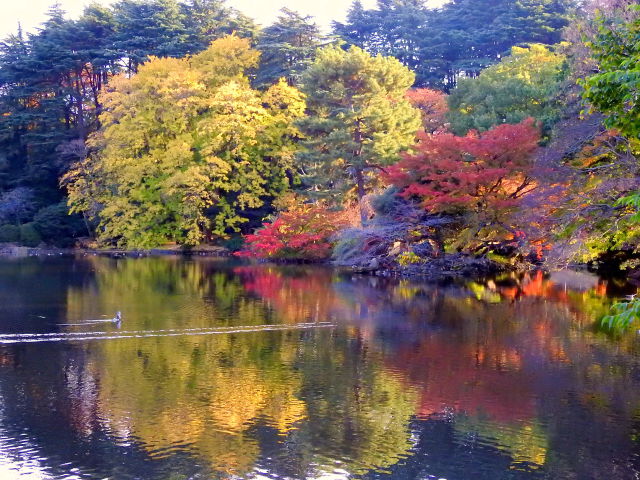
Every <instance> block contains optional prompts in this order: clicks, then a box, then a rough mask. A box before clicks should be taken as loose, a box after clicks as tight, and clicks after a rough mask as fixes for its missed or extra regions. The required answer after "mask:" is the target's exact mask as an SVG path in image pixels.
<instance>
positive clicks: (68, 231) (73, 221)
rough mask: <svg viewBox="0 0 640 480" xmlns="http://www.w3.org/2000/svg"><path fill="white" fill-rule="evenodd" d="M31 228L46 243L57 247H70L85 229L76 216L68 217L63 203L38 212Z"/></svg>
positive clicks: (67, 210) (67, 211)
mask: <svg viewBox="0 0 640 480" xmlns="http://www.w3.org/2000/svg"><path fill="white" fill-rule="evenodd" d="M33 226H34V227H35V229H36V230H37V231H38V233H39V234H40V235H41V237H42V239H43V240H44V241H45V242H46V243H50V244H53V245H55V246H57V247H70V246H72V245H73V244H74V243H75V239H76V238H78V237H80V236H82V234H83V233H84V230H85V227H84V224H83V222H82V219H81V218H80V216H78V215H69V209H68V207H67V205H66V203H65V202H60V203H57V204H54V205H49V206H48V207H45V208H43V209H41V210H40V211H38V213H36V215H35V217H34V218H33Z"/></svg>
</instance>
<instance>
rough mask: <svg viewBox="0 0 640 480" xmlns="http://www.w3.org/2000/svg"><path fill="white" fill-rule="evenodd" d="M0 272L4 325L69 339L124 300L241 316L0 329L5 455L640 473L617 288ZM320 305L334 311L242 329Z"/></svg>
mask: <svg viewBox="0 0 640 480" xmlns="http://www.w3.org/2000/svg"><path fill="white" fill-rule="evenodd" d="M0 274H2V275H1V276H0V295H1V296H2V297H3V298H11V299H12V300H11V301H10V302H5V304H3V305H2V306H0V313H1V314H2V317H1V319H0V337H1V335H2V334H15V333H29V332H31V333H34V334H43V333H56V334H57V335H66V334H69V333H72V334H76V335H77V334H79V333H82V332H86V331H91V329H95V328H96V327H95V326H92V325H86V326H85V325H82V324H81V325H63V324H66V323H76V322H80V323H81V322H82V320H83V319H93V318H100V316H104V315H110V314H112V313H113V312H115V311H117V310H121V311H122V312H123V317H124V319H123V330H124V329H125V327H126V330H132V331H150V330H153V331H161V330H167V329H172V330H174V331H179V330H180V329H194V328H197V329H220V328H227V327H229V328H231V327H234V328H235V329H236V330H237V331H236V332H235V333H227V334H218V335H202V336H178V337H175V336H162V335H160V336H156V337H149V338H138V337H136V338H126V339H123V338H121V339H118V340H104V341H85V342H73V343H69V342H60V343H55V344H54V343H42V344H26V343H15V344H10V345H0V398H1V401H2V408H1V409H0V445H3V446H4V445H6V446H7V448H6V452H7V453H5V454H3V455H0V472H3V471H5V470H7V471H12V472H13V473H15V474H16V476H18V472H20V475H26V474H27V473H28V471H27V470H25V469H24V462H25V461H29V462H31V463H32V464H33V465H35V466H34V467H33V468H34V469H36V470H35V471H37V472H39V473H38V474H40V475H41V478H43V477H44V478H46V475H48V476H49V477H50V478H70V477H72V476H73V475H75V476H76V477H77V478H105V477H111V478H118V479H120V478H149V479H155V478H158V479H166V478H172V479H173V478H176V479H177V478H190V477H193V476H198V478H230V477H241V478H271V477H273V478H275V477H278V478H283V477H288V478H314V477H315V478H324V477H327V478H342V477H354V476H355V477H376V478H377V477H384V476H391V477H393V478H428V477H429V476H430V475H433V476H436V478H449V479H452V478H487V479H489V478H491V479H498V478H538V477H539V478H601V477H604V476H606V477H607V478H620V479H623V478H633V477H634V476H635V475H638V474H640V458H639V455H638V452H639V451H640V449H639V448H638V438H640V434H639V433H638V432H639V428H640V369H639V362H638V340H637V335H635V333H634V332H629V333H627V334H626V335H623V336H622V337H621V338H615V339H614V338H611V337H610V336H607V335H605V334H603V333H600V332H598V331H597V329H595V328H594V321H595V320H596V318H597V317H598V315H601V314H602V313H603V312H605V311H606V309H607V308H608V307H609V305H610V304H611V302H612V299H611V294H612V293H615V294H618V295H621V294H626V293H631V292H630V291H628V290H625V288H627V289H628V288H629V287H627V286H624V285H617V284H615V283H614V282H611V281H609V282H603V281H601V280H598V279H595V278H593V277H589V276H584V275H583V276H580V275H577V276H571V277H567V276H565V277H562V276H560V277H557V276H556V277H552V278H548V277H546V276H544V275H542V274H541V273H534V274H530V275H525V276H521V277H515V276H506V277H503V278H497V279H493V280H492V281H488V282H485V283H474V282H469V283H467V284H463V285H457V286H454V285H450V286H447V287H444V286H436V285H429V284H424V283H419V282H410V281H405V280H390V279H381V278H372V277H361V276H353V275H351V274H345V273H340V272H337V271H334V270H331V269H327V268H319V267H275V266H269V265H240V264H234V263H229V262H224V261H220V260H216V259H194V260H184V259H178V258H146V259H109V258H103V257H82V258H77V259H50V260H38V259H25V260H20V261H14V262H8V261H5V262H2V263H1V264H0ZM12 279H14V280H12ZM34 286H37V287H38V288H34ZM314 322H318V323H317V325H321V323H320V322H331V323H332V324H335V325H336V327H333V328H329V329H327V328H318V329H313V328H310V329H304V330H296V329H287V330H278V331H255V330H257V329H259V327H260V326H262V325H282V326H290V327H295V326H296V325H297V324H300V323H314ZM250 326H254V327H256V328H253V329H252V331H245V330H243V329H244V328H248V327H250ZM99 328H100V329H105V328H113V329H114V331H115V327H114V326H109V327H106V326H104V325H102V326H100V327H99ZM11 469H13V470H11ZM20 469H21V470H20ZM43 472H44V473H43Z"/></svg>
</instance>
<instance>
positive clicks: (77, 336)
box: [0, 322, 336, 344]
mask: <svg viewBox="0 0 640 480" xmlns="http://www.w3.org/2000/svg"><path fill="white" fill-rule="evenodd" d="M61 325H64V324H61ZM335 326H336V325H335V324H333V323H330V322H317V323H297V324H295V325H239V326H235V327H209V328H207V327H202V328H179V329H178V328H168V329H161V330H129V331H126V330H125V331H117V332H66V333H65V332H54V333H12V334H0V344H6V343H37V342H79V341H88V340H115V339H119V338H150V337H183V336H190V335H221V334H225V333H251V332H264V331H277V330H305V329H313V328H330V327H335Z"/></svg>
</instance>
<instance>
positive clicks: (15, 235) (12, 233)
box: [0, 224, 20, 243]
mask: <svg viewBox="0 0 640 480" xmlns="http://www.w3.org/2000/svg"><path fill="white" fill-rule="evenodd" d="M19 241H20V228H19V227H17V226H15V225H10V224H5V225H0V242H11V243H17V242H19Z"/></svg>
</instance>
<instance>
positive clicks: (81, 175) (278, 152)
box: [63, 36, 304, 248]
mask: <svg viewBox="0 0 640 480" xmlns="http://www.w3.org/2000/svg"><path fill="white" fill-rule="evenodd" d="M257 61H258V53H257V52H256V51H255V50H252V49H251V48H250V47H249V41H248V40H245V39H240V38H238V37H235V36H228V37H224V38H222V39H220V40H216V41H215V42H213V43H212V44H211V46H210V47H209V48H208V49H207V50H205V51H204V52H202V53H200V54H198V55H196V56H194V57H191V58H184V59H175V58H153V59H152V60H151V61H149V62H147V63H145V64H144V65H142V66H141V67H140V69H139V71H138V73H137V74H136V75H134V76H133V77H128V76H126V75H120V76H118V77H116V78H114V79H113V80H112V82H111V84H110V88H109V90H108V91H107V92H106V93H105V94H104V95H103V96H102V101H103V102H104V105H105V109H104V111H103V113H102V115H101V117H100V120H101V123H102V128H101V129H100V130H99V131H98V132H96V133H95V134H94V135H92V136H91V138H90V146H91V148H92V149H93V153H92V154H91V155H89V157H88V158H87V159H84V160H82V161H80V162H78V163H76V164H75V166H74V168H73V169H72V170H71V171H70V172H69V173H68V174H66V176H65V177H64V179H63V181H64V184H65V185H66V186H67V188H68V192H69V204H70V206H71V207H72V210H73V211H77V212H84V213H86V214H87V215H89V217H91V218H93V219H95V220H97V221H98V222H99V228H98V231H97V234H98V237H99V239H100V240H102V241H103V242H106V243H116V244H118V245H122V246H128V247H132V248H148V247H152V246H156V245H159V244H162V243H166V242H177V243H179V244H183V245H195V244H197V243H199V242H201V241H202V240H203V239H205V238H206V236H207V235H208V234H209V233H211V232H213V233H215V234H218V235H223V234H225V232H228V231H229V230H237V228H238V225H239V224H241V223H243V222H244V221H246V218H245V217H243V214H242V212H243V211H245V210H249V209H251V208H257V207H260V206H261V205H263V203H264V202H265V201H266V200H268V199H270V198H274V197H277V196H278V195H279V194H280V193H281V192H283V191H284V190H286V189H287V188H288V186H289V178H290V176H291V171H292V169H293V167H292V159H293V150H292V149H293V146H292V143H291V139H292V138H293V137H294V136H295V135H296V134H297V130H296V129H295V128H294V127H293V126H292V122H293V121H294V120H295V119H297V118H298V117H300V116H301V115H302V114H303V112H304V101H303V98H302V95H301V94H300V93H299V92H298V91H297V90H295V89H293V88H292V87H289V86H287V85H286V84H285V83H280V84H277V85H274V86H272V87H271V88H269V89H268V90H267V91H266V92H264V93H260V92H258V91H256V90H253V89H251V88H250V86H249V82H248V80H247V78H246V76H245V75H244V72H245V70H246V69H248V68H252V67H254V66H255V65H256V64H257Z"/></svg>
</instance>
